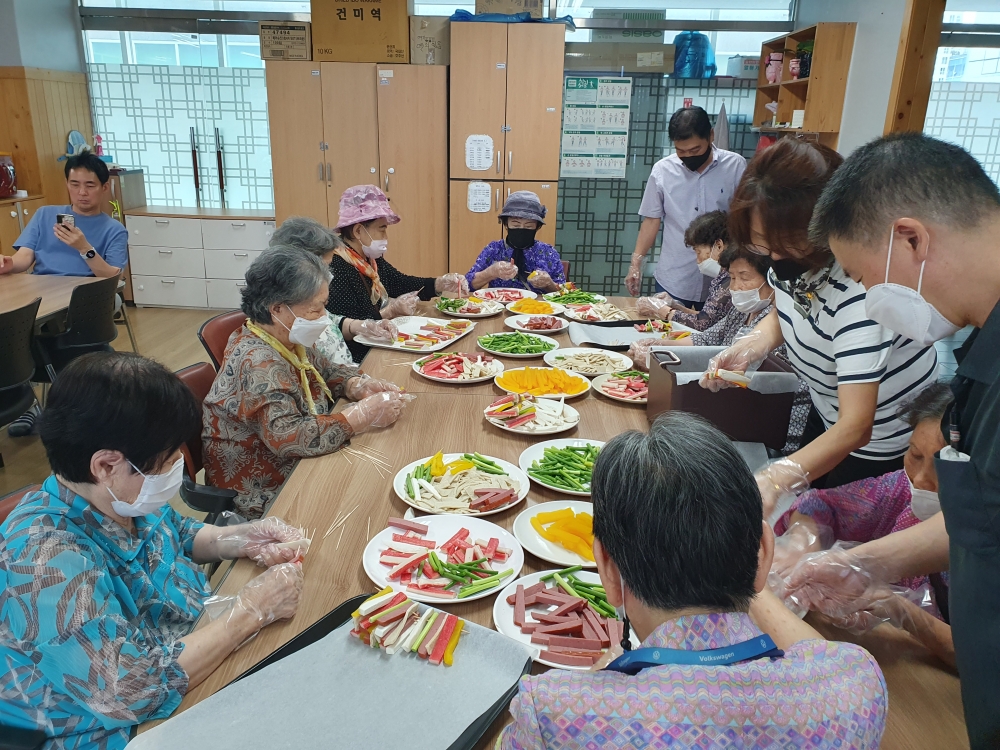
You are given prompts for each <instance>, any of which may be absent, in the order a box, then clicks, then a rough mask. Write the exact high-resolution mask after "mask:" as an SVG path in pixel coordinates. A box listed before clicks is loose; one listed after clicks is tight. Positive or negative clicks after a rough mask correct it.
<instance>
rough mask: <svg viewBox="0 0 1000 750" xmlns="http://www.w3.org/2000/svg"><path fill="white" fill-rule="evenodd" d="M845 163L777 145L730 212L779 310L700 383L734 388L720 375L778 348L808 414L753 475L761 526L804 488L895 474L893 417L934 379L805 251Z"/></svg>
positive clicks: (899, 426) (898, 444)
mask: <svg viewBox="0 0 1000 750" xmlns="http://www.w3.org/2000/svg"><path fill="white" fill-rule="evenodd" d="M842 161H843V159H842V157H841V156H840V155H839V154H837V152H835V151H833V150H832V149H830V148H827V147H826V146H823V145H821V144H819V143H812V142H808V141H800V140H796V139H793V138H782V139H781V140H779V141H778V142H777V143H776V144H775V145H773V146H771V147H769V148H767V149H765V150H764V151H762V152H761V153H759V154H758V155H757V156H755V157H754V159H753V160H752V161H751V162H750V164H749V165H748V166H747V171H746V172H745V173H744V174H743V178H742V180H741V181H740V184H739V187H737V189H736V194H735V197H734V198H733V202H732V204H731V206H730V209H729V234H730V237H731V239H732V241H733V242H734V243H736V244H739V245H741V246H744V247H747V248H749V249H750V250H752V251H754V252H757V253H759V254H761V255H769V256H770V257H771V270H770V275H769V277H768V281H769V283H770V285H771V286H772V287H773V288H774V310H772V312H771V313H769V314H768V316H767V317H766V318H765V319H764V320H763V321H762V322H760V323H759V324H758V325H757V326H756V327H755V328H754V330H753V331H752V333H751V334H750V335H748V336H744V337H743V338H741V339H739V340H738V341H737V342H736V343H734V344H733V345H732V346H731V347H729V348H728V349H727V350H726V351H725V352H723V353H722V354H720V355H719V356H718V357H717V358H716V359H715V360H714V361H713V362H712V363H710V366H709V371H708V372H707V373H706V375H705V377H703V378H702V381H701V383H702V385H703V386H704V387H706V388H710V389H712V390H718V389H719V388H723V387H729V386H730V383H729V382H728V381H726V380H723V379H722V378H720V377H717V373H718V371H719V370H729V371H735V372H745V371H747V369H749V368H750V367H752V366H753V365H755V364H756V363H758V362H760V361H762V360H763V359H764V358H765V357H766V356H767V354H768V352H770V351H772V350H773V349H776V348H777V347H779V346H781V345H782V344H784V345H785V348H786V350H787V352H788V360H789V362H790V363H791V365H792V367H793V368H794V369H795V372H796V374H797V375H798V376H799V377H800V378H802V379H803V380H804V381H806V382H807V383H808V384H809V388H810V395H811V396H812V403H813V405H812V409H811V410H810V413H809V417H808V419H807V423H806V430H805V433H804V435H803V438H802V444H803V447H802V448H800V449H799V450H798V451H796V452H795V453H794V454H792V455H791V456H789V457H788V459H786V460H783V461H781V462H776V463H772V464H770V465H769V466H768V467H767V468H766V469H764V470H763V471H761V472H760V474H759V475H758V482H759V483H760V487H761V492H762V494H763V496H764V504H765V510H766V512H767V514H768V515H770V513H771V511H772V509H773V508H774V507H775V506H776V504H777V501H778V499H779V498H780V497H781V496H783V495H785V494H787V493H789V492H795V491H798V490H801V489H804V488H805V487H806V486H807V484H806V482H807V480H808V482H811V483H812V485H813V486H814V487H827V486H837V485H841V484H847V483H849V482H853V481H856V480H858V479H864V478H867V477H876V476H880V475H882V474H885V473H887V472H890V471H895V470H897V469H900V468H902V466H903V454H904V453H905V452H906V445H907V441H908V440H909V435H910V432H911V430H910V428H909V426H908V425H907V424H906V423H905V422H903V421H902V420H901V419H900V418H899V416H898V415H897V413H896V411H897V408H898V406H899V404H900V403H901V402H902V401H903V400H905V399H907V398H912V397H913V396H914V395H915V394H916V393H917V391H919V390H920V389H921V388H925V387H927V386H928V385H930V384H931V383H933V382H934V380H935V376H936V374H937V355H936V353H935V351H934V347H933V346H924V345H923V344H921V343H918V342H915V341H913V340H912V339H908V338H905V337H903V336H897V335H896V334H894V333H893V332H892V331H890V330H888V329H886V328H883V327H882V326H880V325H879V324H878V323H876V322H875V321H874V320H871V319H870V318H869V317H868V315H867V314H866V312H865V288H864V287H863V286H862V285H861V284H859V283H858V282H856V281H854V280H853V279H851V278H850V277H849V276H848V275H847V274H846V273H845V272H844V269H843V268H842V267H841V266H840V264H839V263H837V261H836V259H835V258H834V257H833V255H832V254H831V253H830V251H829V250H828V249H827V248H823V247H815V246H813V245H812V243H811V242H810V241H809V237H808V229H809V220H810V218H811V217H812V213H813V208H814V207H815V205H816V201H817V200H818V199H819V195H820V193H821V192H822V190H823V187H824V186H825V185H826V184H827V182H828V181H829V179H830V177H831V176H832V175H833V172H834V170H835V169H836V168H837V167H838V166H839V165H840V163H841V162H842Z"/></svg>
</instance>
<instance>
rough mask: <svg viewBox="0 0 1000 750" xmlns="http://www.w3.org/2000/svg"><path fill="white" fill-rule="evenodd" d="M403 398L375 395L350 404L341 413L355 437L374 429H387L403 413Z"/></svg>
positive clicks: (385, 394) (388, 394) (399, 396)
mask: <svg viewBox="0 0 1000 750" xmlns="http://www.w3.org/2000/svg"><path fill="white" fill-rule="evenodd" d="M403 396H404V394H400V393H393V392H384V393H376V394H374V395H372V396H368V397H367V398H364V399H362V400H361V401H358V402H357V403H356V404H351V405H350V406H348V407H347V408H346V409H344V411H343V412H342V413H343V415H344V416H345V417H346V418H347V422H348V424H350V425H351V429H352V430H354V434H355V435H358V434H360V433H362V432H366V431H367V430H370V429H372V428H374V427H388V426H389V425H391V424H392V423H393V422H395V421H396V420H397V419H399V415H400V414H402V412H403V407H404V406H405V405H406V401H407V399H405V398H404V397H403Z"/></svg>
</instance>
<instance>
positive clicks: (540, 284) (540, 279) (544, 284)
mask: <svg viewBox="0 0 1000 750" xmlns="http://www.w3.org/2000/svg"><path fill="white" fill-rule="evenodd" d="M528 283H529V284H530V285H531V286H533V287H534V288H535V289H542V290H543V291H549V290H552V289H558V286H557V285H556V283H555V282H554V281H553V280H552V277H551V276H549V273H548V271H532V272H531V274H530V275H529V276H528Z"/></svg>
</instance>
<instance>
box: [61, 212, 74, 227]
mask: <svg viewBox="0 0 1000 750" xmlns="http://www.w3.org/2000/svg"><path fill="white" fill-rule="evenodd" d="M56 224H62V225H63V226H67V227H75V226H76V218H75V217H74V216H73V214H56Z"/></svg>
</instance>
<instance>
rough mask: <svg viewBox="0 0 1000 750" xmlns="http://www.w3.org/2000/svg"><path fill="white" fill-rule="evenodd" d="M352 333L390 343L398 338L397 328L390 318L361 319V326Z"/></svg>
mask: <svg viewBox="0 0 1000 750" xmlns="http://www.w3.org/2000/svg"><path fill="white" fill-rule="evenodd" d="M354 335H355V336H359V335H360V336H364V337H365V338H368V339H371V340H372V341H384V342H386V343H387V344H391V343H392V342H394V341H395V340H396V339H397V338H399V329H398V328H396V324H395V323H393V322H392V321H391V320H371V319H370V318H369V319H366V320H362V321H361V327H360V328H359V329H358V330H357V331H356V332H355V334H354Z"/></svg>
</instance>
